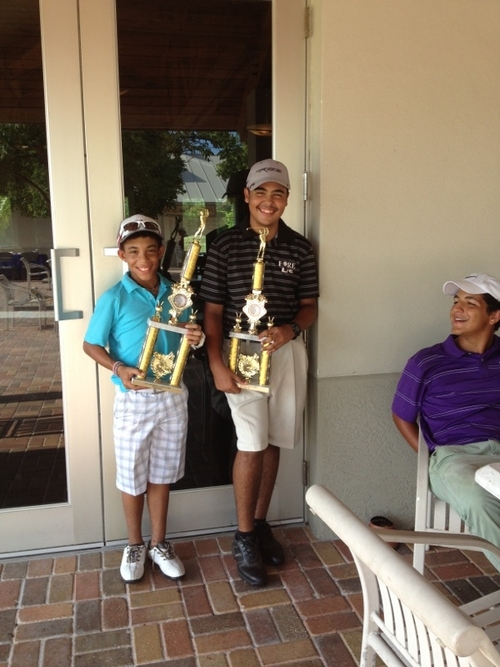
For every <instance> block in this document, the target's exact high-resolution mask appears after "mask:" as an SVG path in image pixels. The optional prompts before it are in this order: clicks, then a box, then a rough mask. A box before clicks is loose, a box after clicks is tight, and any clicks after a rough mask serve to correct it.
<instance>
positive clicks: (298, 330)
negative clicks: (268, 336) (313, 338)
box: [288, 322, 302, 340]
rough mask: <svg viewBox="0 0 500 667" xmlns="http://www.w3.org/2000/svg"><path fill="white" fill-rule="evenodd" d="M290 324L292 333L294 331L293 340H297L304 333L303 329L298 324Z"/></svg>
mask: <svg viewBox="0 0 500 667" xmlns="http://www.w3.org/2000/svg"><path fill="white" fill-rule="evenodd" d="M288 324H289V325H290V326H291V327H292V331H293V338H292V340H295V339H296V338H298V337H299V336H300V334H301V333H302V329H301V328H300V325H298V324H297V322H289V323H288Z"/></svg>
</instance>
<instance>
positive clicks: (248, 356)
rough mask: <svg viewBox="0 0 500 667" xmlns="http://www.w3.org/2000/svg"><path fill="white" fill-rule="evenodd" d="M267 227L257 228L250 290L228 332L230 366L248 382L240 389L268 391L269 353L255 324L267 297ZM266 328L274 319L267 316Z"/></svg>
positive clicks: (261, 316) (258, 319) (264, 310)
mask: <svg viewBox="0 0 500 667" xmlns="http://www.w3.org/2000/svg"><path fill="white" fill-rule="evenodd" d="M267 234H268V230H267V229H265V228H264V229H260V230H259V236H260V246H259V251H258V253H257V258H256V261H255V264H254V268H253V277H252V292H251V294H248V295H247V296H246V297H245V301H246V304H245V306H244V307H243V312H242V313H238V315H237V316H236V318H235V320H236V321H235V325H234V327H233V330H232V331H231V332H230V333H229V337H230V347H229V368H230V369H231V370H232V371H233V373H238V374H239V375H242V376H243V377H244V378H245V380H247V381H248V384H242V385H240V388H241V389H250V390H253V391H260V392H262V393H269V372H270V369H271V355H270V353H269V352H267V351H266V350H264V349H263V348H262V344H261V339H260V338H259V337H258V335H257V334H258V326H259V324H260V321H261V319H262V318H263V317H264V315H266V313H267V310H266V303H267V299H266V297H265V296H264V295H263V294H262V289H263V286H264V270H265V263H264V253H265V249H266V236H267ZM243 313H244V314H245V315H246V316H247V319H248V330H247V331H246V332H244V331H243V328H242V325H241V320H242V316H243ZM267 326H268V328H270V327H272V326H273V319H272V318H268V322H267Z"/></svg>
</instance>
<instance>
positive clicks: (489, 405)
mask: <svg viewBox="0 0 500 667" xmlns="http://www.w3.org/2000/svg"><path fill="white" fill-rule="evenodd" d="M454 339H455V337H454V336H448V338H447V339H446V340H445V341H444V343H438V344H437V345H433V346H432V347H427V348H425V349H424V350H420V352H417V354H415V355H414V356H413V357H411V359H409V361H408V363H407V364H406V366H405V368H404V371H403V374H402V376H401V378H400V380H399V383H398V386H397V389H396V394H395V396H394V400H393V403H392V411H393V412H394V413H395V414H396V415H397V416H398V417H400V418H401V419H404V421H407V422H412V423H415V422H416V421H417V418H420V427H421V429H422V432H423V435H424V438H425V440H426V442H427V444H428V446H429V449H430V450H431V451H433V450H434V449H435V448H436V447H437V446H440V445H466V444H468V443H471V442H483V441H485V440H500V338H499V337H498V336H495V337H494V339H493V345H492V346H491V347H490V348H489V349H488V350H486V352H485V353H484V354H476V353H473V352H464V351H463V350H461V349H460V348H459V347H458V346H457V345H456V344H455V340H454Z"/></svg>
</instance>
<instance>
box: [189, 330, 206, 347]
mask: <svg viewBox="0 0 500 667" xmlns="http://www.w3.org/2000/svg"><path fill="white" fill-rule="evenodd" d="M204 343H205V334H204V333H203V331H202V332H201V338H200V342H199V343H198V345H191V347H192V348H193V350H199V349H200V347H203V345H204Z"/></svg>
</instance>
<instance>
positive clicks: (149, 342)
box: [132, 209, 209, 393]
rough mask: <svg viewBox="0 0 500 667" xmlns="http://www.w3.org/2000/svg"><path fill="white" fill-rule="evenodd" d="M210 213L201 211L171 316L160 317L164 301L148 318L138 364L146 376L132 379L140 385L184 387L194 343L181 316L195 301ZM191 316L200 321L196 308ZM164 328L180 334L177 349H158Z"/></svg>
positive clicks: (174, 389) (173, 296)
mask: <svg viewBox="0 0 500 667" xmlns="http://www.w3.org/2000/svg"><path fill="white" fill-rule="evenodd" d="M208 215H209V212H208V209H203V210H202V211H200V226H199V227H198V230H197V231H196V233H195V235H194V237H193V240H192V242H191V244H190V246H189V250H188V252H187V255H186V258H185V260H184V264H183V266H182V270H181V276H180V279H179V281H178V282H177V283H175V285H173V286H172V294H171V295H170V296H169V297H168V301H169V303H170V306H171V308H170V310H169V311H168V312H169V314H170V319H169V320H168V322H167V323H165V322H161V321H160V320H161V313H162V310H163V303H159V304H157V306H156V309H155V314H154V315H153V317H151V318H150V319H148V329H147V332H146V336H145V338H144V343H143V347H142V351H141V354H140V357H139V361H138V364H137V366H138V368H140V369H141V371H142V372H143V373H144V374H145V375H146V377H145V378H134V379H133V380H132V383H133V384H135V385H137V386H138V387H152V388H153V389H155V390H157V391H172V392H177V393H180V392H181V391H182V387H181V381H182V375H183V373H184V369H185V368H186V363H187V360H188V357H189V352H190V349H191V347H190V345H189V342H188V339H187V336H186V330H185V329H184V327H182V326H178V324H179V317H180V315H181V314H182V313H183V312H184V311H185V310H186V309H187V308H190V307H191V306H192V305H193V298H192V297H193V293H194V292H193V288H192V287H191V285H190V282H191V279H192V277H193V274H194V270H195V268H196V263H197V261H198V256H199V254H200V250H201V243H200V238H201V236H202V235H203V231H204V230H205V226H206V220H207V218H208ZM189 320H190V322H195V321H196V312H194V313H192V314H191V315H190V316H189ZM160 329H165V330H166V331H170V332H173V333H176V334H179V344H178V349H177V352H170V353H169V354H160V353H159V352H156V351H155V345H156V340H157V338H158V333H159V330H160ZM148 371H151V372H152V374H153V378H148V376H147V373H148ZM167 376H170V379H169V380H166V381H164V379H163V378H165V377H167Z"/></svg>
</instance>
